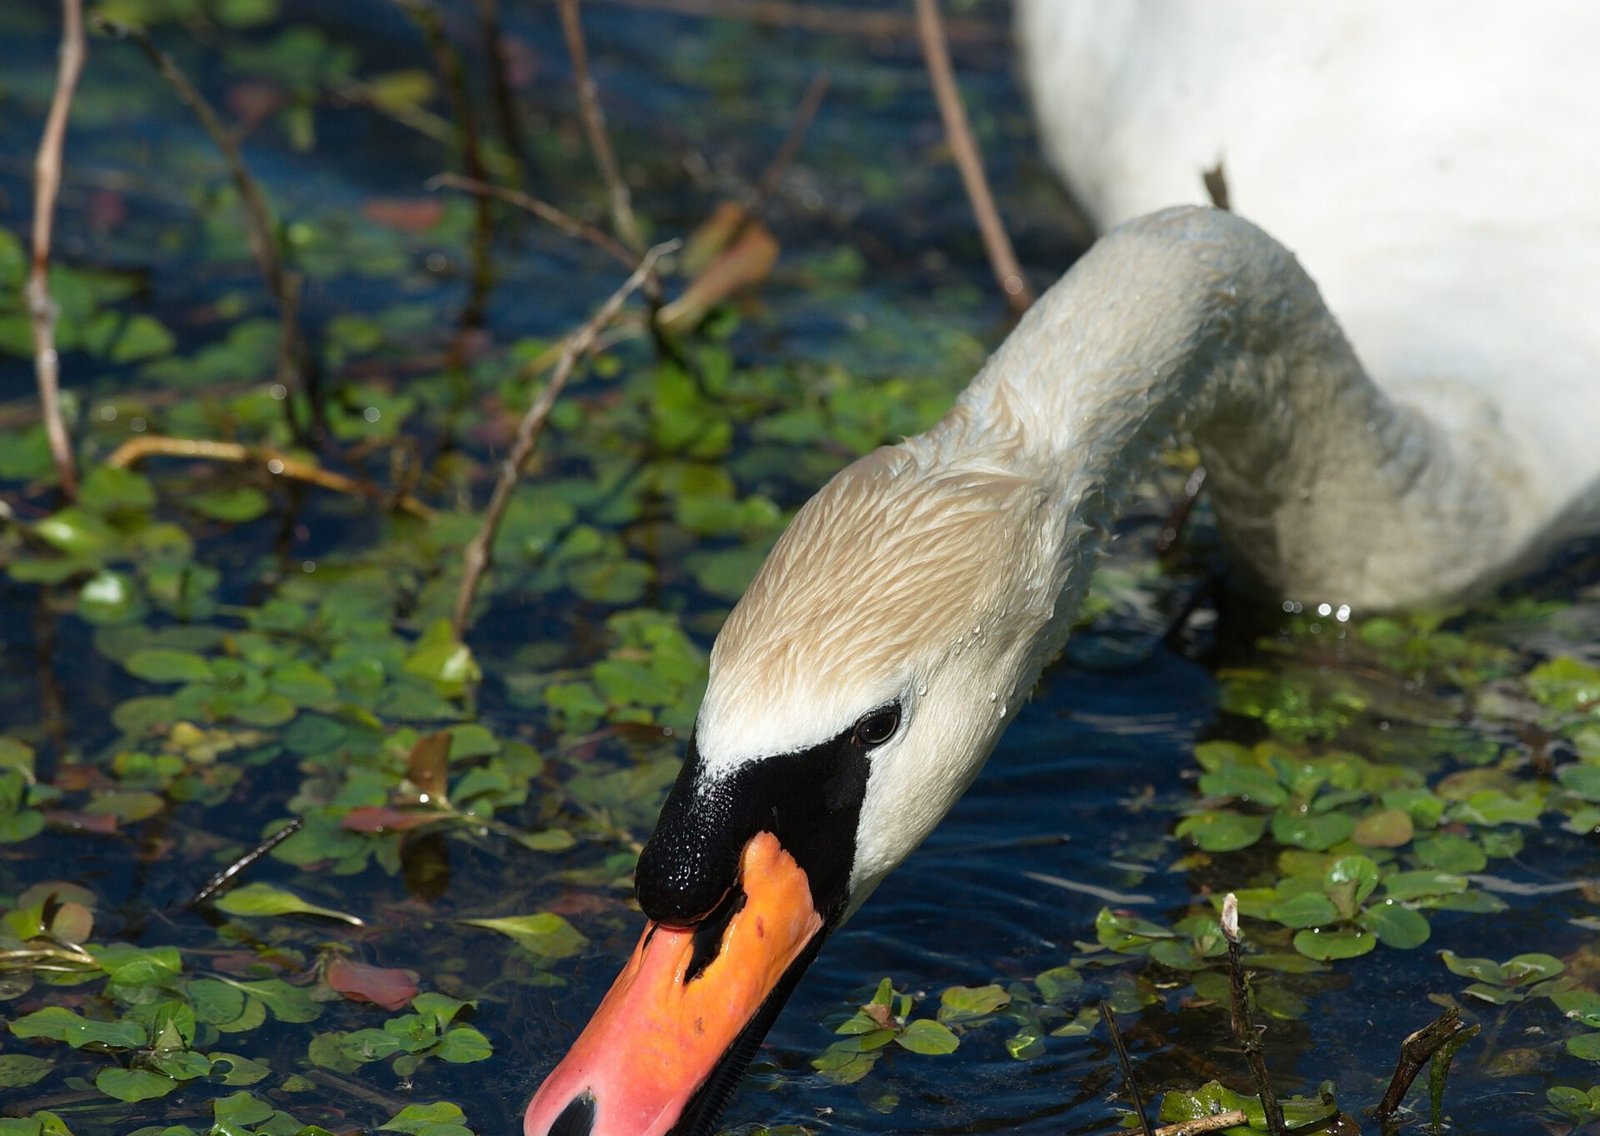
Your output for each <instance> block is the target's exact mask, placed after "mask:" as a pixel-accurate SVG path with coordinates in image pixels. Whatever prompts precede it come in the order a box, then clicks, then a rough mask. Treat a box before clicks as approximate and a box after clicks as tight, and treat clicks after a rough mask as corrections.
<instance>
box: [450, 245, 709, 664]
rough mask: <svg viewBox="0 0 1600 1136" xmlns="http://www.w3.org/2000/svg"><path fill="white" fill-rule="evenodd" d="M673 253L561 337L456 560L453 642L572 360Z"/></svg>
mask: <svg viewBox="0 0 1600 1136" xmlns="http://www.w3.org/2000/svg"><path fill="white" fill-rule="evenodd" d="M677 247H678V242H677V241H668V242H667V243H665V244H660V245H656V246H655V247H654V248H652V249H651V250H650V251H649V252H647V253H645V255H644V259H643V260H641V261H640V262H639V267H638V268H636V269H634V271H633V275H631V276H629V277H628V279H627V280H626V281H624V282H623V284H622V287H620V288H618V289H617V290H616V291H615V292H613V293H612V294H611V298H610V299H609V300H607V301H606V302H605V303H604V304H602V305H600V310H599V311H597V312H595V314H594V315H593V316H591V317H590V318H589V322H587V323H585V324H584V325H583V326H582V327H580V328H579V329H578V330H577V331H575V332H573V333H572V334H571V335H569V336H567V340H566V343H565V345H563V347H562V349H561V358H560V359H558V360H557V361H556V366H555V370H554V371H552V372H551V373H550V381H549V382H547V383H546V384H545V387H544V390H542V391H540V392H539V397H538V398H536V399H534V400H533V402H532V404H530V405H529V407H528V409H527V412H526V413H525V414H523V416H522V421H521V422H519V423H518V424H517V438H516V441H515V442H514V443H512V446H511V452H510V453H509V454H508V455H507V456H506V459H505V461H504V462H502V463H501V465H500V476H499V478H498V479H497V480H496V481H495V485H494V492H493V493H492V494H490V496H489V504H488V507H487V508H485V509H484V511H483V524H481V525H480V526H479V527H478V532H477V534H476V535H475V536H474V537H473V538H472V540H470V541H469V542H468V543H467V547H466V550H465V552H464V553H463V554H462V565H463V570H462V575H461V587H460V589H459V590H458V591H457V592H456V605H455V612H454V614H453V616H452V619H451V623H452V625H453V626H454V628H455V632H456V637H457V638H458V639H459V638H460V637H461V636H462V635H463V634H465V632H466V629H467V623H468V621H469V619H470V617H471V615H472V600H473V597H474V596H475V595H476V594H477V591H478V584H479V583H480V581H482V579H483V574H484V573H485V572H486V571H488V568H489V563H490V560H491V552H492V550H493V548H494V538H495V534H496V533H497V532H499V530H500V522H501V520H502V519H503V518H504V516H505V511H506V506H507V505H509V504H510V503H511V492H512V490H514V489H515V488H516V487H517V481H518V480H519V479H520V478H521V477H522V468H523V466H525V465H527V463H528V458H529V457H531V456H532V454H533V448H534V446H536V445H538V443H539V435H540V433H541V432H542V431H543V430H544V424H545V420H546V419H547V418H549V417H550V411H551V410H552V409H553V408H554V407H555V404H556V399H557V398H558V397H560V395H561V391H562V390H563V389H564V388H565V387H566V385H567V380H568V379H570V378H571V377H572V372H573V370H574V369H575V368H576V367H577V364H578V359H579V358H580V357H581V356H582V355H583V354H584V352H586V351H588V350H589V348H590V346H591V345H592V344H593V343H594V341H595V339H596V338H597V337H598V336H599V335H600V332H601V331H602V330H604V328H605V326H606V325H607V324H609V323H610V322H611V321H612V320H613V319H614V318H616V315H617V313H618V312H619V311H621V310H622V305H623V304H624V303H625V302H626V301H627V299H628V297H629V296H630V295H632V294H633V292H634V291H635V289H637V288H638V287H639V286H640V285H642V284H643V283H644V282H645V280H646V279H647V278H648V277H649V275H650V273H651V272H652V271H653V270H654V268H655V264H656V261H657V260H658V259H660V257H661V256H662V255H663V254H665V253H668V252H671V251H672V250H673V249H675V248H677Z"/></svg>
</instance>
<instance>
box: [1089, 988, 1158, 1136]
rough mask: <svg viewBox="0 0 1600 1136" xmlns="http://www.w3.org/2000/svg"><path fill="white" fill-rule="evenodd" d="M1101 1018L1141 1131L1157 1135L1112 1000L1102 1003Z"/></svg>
mask: <svg viewBox="0 0 1600 1136" xmlns="http://www.w3.org/2000/svg"><path fill="white" fill-rule="evenodd" d="M1100 1019H1101V1020H1102V1021H1103V1022H1105V1023H1106V1030H1107V1031H1108V1032H1109V1033H1110V1034H1111V1044H1112V1046H1113V1047H1114V1048H1115V1049H1116V1051H1117V1064H1118V1065H1120V1066H1122V1083H1123V1085H1125V1086H1126V1087H1127V1090H1128V1097H1129V1099H1130V1100H1132V1102H1133V1114H1134V1116H1136V1117H1138V1119H1139V1131H1140V1132H1141V1133H1142V1134H1143V1136H1155V1133H1154V1132H1152V1131H1151V1129H1150V1118H1149V1117H1148V1116H1146V1115H1145V1111H1144V1094H1142V1093H1140V1092H1139V1081H1138V1078H1136V1077H1135V1076H1134V1075H1133V1058H1131V1057H1129V1056H1128V1047H1127V1045H1126V1044H1125V1043H1124V1042H1123V1040H1122V1031H1121V1030H1120V1029H1118V1028H1117V1015H1116V1014H1114V1013H1112V1011H1111V1003H1110V1002H1101V1003H1100Z"/></svg>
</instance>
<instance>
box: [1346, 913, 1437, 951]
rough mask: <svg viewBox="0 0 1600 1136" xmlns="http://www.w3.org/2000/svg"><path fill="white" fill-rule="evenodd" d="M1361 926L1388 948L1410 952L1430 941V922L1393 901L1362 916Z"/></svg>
mask: <svg viewBox="0 0 1600 1136" xmlns="http://www.w3.org/2000/svg"><path fill="white" fill-rule="evenodd" d="M1361 925H1362V926H1363V927H1365V928H1367V930H1369V931H1371V932H1372V933H1373V934H1374V935H1376V936H1378V941H1379V942H1381V943H1383V945H1384V946H1387V947H1396V948H1398V949H1400V950H1410V949H1411V948H1413V947H1420V946H1421V945H1422V944H1423V943H1426V942H1427V941H1428V935H1429V928H1428V921H1427V919H1426V918H1424V917H1423V916H1422V915H1421V913H1419V912H1416V911H1413V910H1411V909H1410V908H1409V907H1402V906H1401V905H1400V904H1398V903H1394V902H1392V901H1389V902H1385V903H1379V904H1375V905H1374V906H1372V907H1369V908H1367V910H1366V911H1364V912H1362V914H1361Z"/></svg>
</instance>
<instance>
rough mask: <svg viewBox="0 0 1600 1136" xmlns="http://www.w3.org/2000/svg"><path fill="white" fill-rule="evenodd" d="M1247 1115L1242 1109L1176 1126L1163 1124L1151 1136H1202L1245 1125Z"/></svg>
mask: <svg viewBox="0 0 1600 1136" xmlns="http://www.w3.org/2000/svg"><path fill="white" fill-rule="evenodd" d="M1249 1120H1250V1117H1249V1115H1248V1114H1247V1113H1246V1112H1245V1111H1244V1109H1242V1108H1235V1109H1230V1110H1229V1111H1227V1112H1219V1113H1217V1114H1216V1115H1215V1116H1202V1117H1200V1118H1199V1119H1198V1120H1180V1121H1178V1123H1176V1124H1163V1125H1162V1126H1161V1127H1160V1128H1157V1129H1156V1130H1155V1131H1154V1132H1153V1133H1151V1136H1204V1134H1205V1133H1207V1132H1221V1131H1222V1130H1223V1129H1224V1128H1232V1127H1233V1126H1234V1125H1236V1124H1237V1125H1241V1126H1243V1125H1244V1124H1247V1123H1248V1122H1249Z"/></svg>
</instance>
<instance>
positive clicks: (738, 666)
mask: <svg viewBox="0 0 1600 1136" xmlns="http://www.w3.org/2000/svg"><path fill="white" fill-rule="evenodd" d="M967 413H968V412H966V411H963V410H960V409H958V410H957V411H954V412H952V416H951V418H949V419H947V420H946V423H945V424H944V426H943V427H942V428H936V430H935V431H934V432H932V433H930V434H928V435H923V436H921V437H919V438H914V439H910V440H909V441H907V442H906V443H903V444H902V445H900V446H895V447H888V448H884V449H880V450H878V451H876V452H874V453H872V454H869V455H867V456H866V457H864V458H862V459H861V460H860V461H858V462H856V463H855V464H854V465H852V466H850V467H849V468H847V469H845V470H844V471H843V472H842V473H840V474H839V475H838V476H837V477H835V478H834V479H833V480H832V481H831V482H829V484H828V485H827V486H825V487H824V489H823V490H822V491H821V492H820V493H819V494H818V495H817V496H816V497H814V498H813V499H812V500H811V501H809V502H808V503H807V504H806V505H805V506H804V507H803V508H802V509H801V510H800V512H799V513H798V514H797V515H796V517H795V520H794V522H793V523H792V525H791V526H790V527H789V529H788V531H786V532H785V533H784V535H783V536H782V538H780V540H779V541H778V544H777V545H776V546H775V548H774V549H773V551H772V554H771V555H770V556H769V558H768V559H767V561H766V563H765V564H764V565H763V566H762V568H761V571H760V572H759V573H758V574H757V576H756V578H755V580H754V581H753V582H752V583H751V585H750V588H749V590H748V591H747V592H746V594H745V596H744V598H743V599H742V600H741V601H740V602H739V604H738V606H737V607H736V608H735V609H734V611H733V613H732V615H731V616H730V617H729V619H728V621H727V623H726V624H725V625H724V627H723V629H722V632H721V634H720V635H719V636H718V639H717V642H716V645H715V646H714V648H713V650H712V653H711V673H710V681H709V684H708V687H707V691H706V695H705V699H704V701H703V703H702V704H701V708H700V713H699V717H698V719H697V722H696V726H695V732H694V735H693V737H692V739H691V741H690V745H689V752H688V755H687V757H686V760H685V762H684V765H683V768H682V771H681V772H680V775H679V777H678V780H677V783H676V784H675V785H674V786H673V789H672V791H671V793H670V795H669V796H668V799H667V802H666V804H665V806H664V807H663V809H662V812H661V819H660V821H659V822H658V825H657V827H656V830H655V832H654V833H653V834H652V836H651V837H650V840H649V842H648V843H647V844H646V846H645V848H644V851H643V853H642V855H641V856H640V859H639V866H638V870H637V873H636V877H635V879H636V888H637V894H638V899H639V903H640V906H641V907H642V908H643V909H644V913H645V915H646V916H647V917H648V918H649V920H650V922H649V924H648V926H647V928H646V930H645V932H644V935H643V936H642V938H641V940H640V943H639V947H638V948H637V949H636V951H635V953H634V955H633V957H632V958H631V959H630V960H629V962H628V964H627V966H626V967H625V968H624V970H623V973H622V975H621V976H620V977H619V978H618V979H617V982H616V984H615V985H614V986H613V987H612V990H611V992H610V993H609V994H608V995H607V996H606V999H605V1000H604V1001H603V1002H602V1004H601V1006H600V1008H599V1009H598V1010H597V1011H596V1014H595V1017H594V1019H593V1020H592V1021H591V1022H590V1024H589V1026H588V1027H587V1028H586V1029H585V1031H584V1033H583V1035H582V1036H581V1037H580V1038H579V1040H578V1041H577V1043H576V1044H575V1045H574V1046H573V1049H572V1050H571V1051H570V1052H569V1054H568V1056H567V1057H566V1059H565V1060H563V1062H562V1063H561V1064H560V1065H558V1066H557V1068H556V1070H555V1071H554V1072H553V1073H552V1074H551V1076H550V1078H549V1079H548V1080H547V1081H546V1082H545V1084H544V1085H543V1086H542V1087H541V1088H540V1090H539V1092H538V1093H537V1094H536V1095H535V1097H534V1099H533V1101H532V1103H530V1105H529V1106H528V1111H527V1114H526V1117H525V1122H524V1126H525V1132H526V1134H527V1136H576V1134H582V1136H655V1134H669V1133H670V1134H677V1136H687V1134H699V1133H704V1132H710V1131H712V1130H713V1129H712V1127H711V1126H712V1125H713V1124H714V1122H715V1120H716V1117H717V1115H718V1114H719V1113H720V1112H721V1109H722V1106H723V1104H724V1103H725V1102H726V1100H727V1098H728V1097H729V1096H730V1095H731V1094H732V1092H733V1089H734V1088H735V1086H736V1085H737V1083H738V1079H739V1077H740V1076H741V1075H742V1073H743V1069H744V1066H745V1064H746V1063H747V1062H748V1060H749V1058H750V1056H751V1055H752V1054H753V1053H754V1051H755V1048H756V1046H757V1045H758V1044H759V1043H760V1040H761V1038H762V1036H763V1035H764V1034H765V1033H766V1030H767V1028H768V1027H769V1026H770V1025H771V1022H772V1020H773V1018H775V1017H776V1015H777V1012H778V1010H779V1009H780V1008H781V1006H782V1004H783V1001H784V1000H785V999H786V998H787V996H788V993H789V991H790V990H791V989H792V987H793V986H794V984H795V982H796V981H797V980H798V978H799V976H800V974H801V972H802V971H803V970H804V968H805V967H806V965H807V964H809V963H810V961H811V959H812V958H813V957H815V955H816V953H817V951H818V949H820V947H821V945H822V942H823V940H824V939H825V938H826V937H827V935H828V934H829V933H830V932H831V931H833V930H834V929H835V928H836V927H838V925H839V924H840V923H841V922H843V921H844V920H845V919H846V918H847V917H848V916H849V915H850V914H851V913H852V912H853V911H854V910H855V908H856V907H857V906H859V905H860V903H861V902H862V901H863V900H864V899H865V898H866V897H867V896H868V895H869V894H870V893H871V892H872V890H873V889H874V888H875V887H876V886H877V885H878V883H879V882H880V881H881V880H882V879H883V878H884V876H885V875H887V874H888V873H889V871H891V870H892V869H893V868H894V867H895V866H896V865H898V864H899V863H900V861H901V860H903V859H904V858H905V857H906V856H907V855H908V854H910V852H911V851H912V849H914V848H915V847H916V846H917V845H918V844H919V843H921V841H922V839H923V838H924V837H925V836H927V834H928V833H929V832H930V831H931V830H932V829H933V827H934V825H935V824H937V823H938V821H939V820H940V818H942V817H943V816H944V814H945V813H946V812H947V811H948V810H949V808H950V806H951V805H952V804H954V802H955V800H956V799H957V798H958V797H959V796H960V795H961V793H962V792H963V791H964V790H965V789H966V787H967V785H968V784H969V783H970V782H971V780H972V778H973V777H974V776H975V775H976V773H977V771H978V769H979V768H980V767H981V765H982V764H983V761H984V759H985V758H987V757H988V755H989V752H990V750H991V749H992V748H993V747H994V744H995V742H996V740H997V739H998V738H999V736H1000V733H1001V732H1002V730H1003V729H1004V727H1005V725H1006V723H1007V722H1008V721H1009V720H1010V718H1011V716H1012V715H1013V714H1014V713H1015V711H1016V709H1017V705H1018V703H1019V702H1020V701H1021V699H1022V697H1023V696H1025V694H1026V693H1027V690H1028V688H1029V687H1031V685H1032V683H1033V681H1034V679H1035V678H1036V677H1037V674H1038V670H1039V667H1040V666H1041V665H1042V662H1043V661H1044V656H1045V654H1046V653H1048V651H1049V650H1051V649H1052V648H1053V646H1054V645H1055V644H1054V643H1053V642H1051V639H1052V636H1051V635H1050V634H1048V629H1049V628H1052V627H1054V626H1055V625H1056V624H1057V623H1059V620H1058V619H1057V618H1056V609H1057V602H1058V592H1059V590H1060V589H1059V583H1060V580H1059V574H1060V572H1061V571H1062V569H1061V564H1062V559H1061V543H1060V533H1059V532H1052V525H1051V524H1050V523H1049V517H1051V516H1054V515H1055V514H1054V512H1053V511H1052V510H1051V493H1050V492H1049V491H1048V489H1047V488H1046V487H1045V486H1043V485H1041V484H1040V482H1038V481H1037V480H1035V479H1032V478H1029V477H1026V476H1022V475H1019V474H1018V473H1016V472H1014V471H1013V470H1012V469H1010V468H1008V467H1007V465H1006V463H1005V462H1004V460H1002V459H1003V457H1004V455H1003V454H999V453H995V452H990V451H988V450H985V449H983V448H982V447H979V448H978V449H977V451H976V452H974V450H973V447H971V446H966V447H961V446H958V445H956V443H957V442H958V441H959V438H953V437H952V435H960V434H964V433H966V431H964V430H963V429H962V426H963V421H964V417H965V416H966V415H967ZM1054 527H1055V528H1056V529H1059V527H1060V526H1059V524H1057V525H1056V526H1054Z"/></svg>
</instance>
